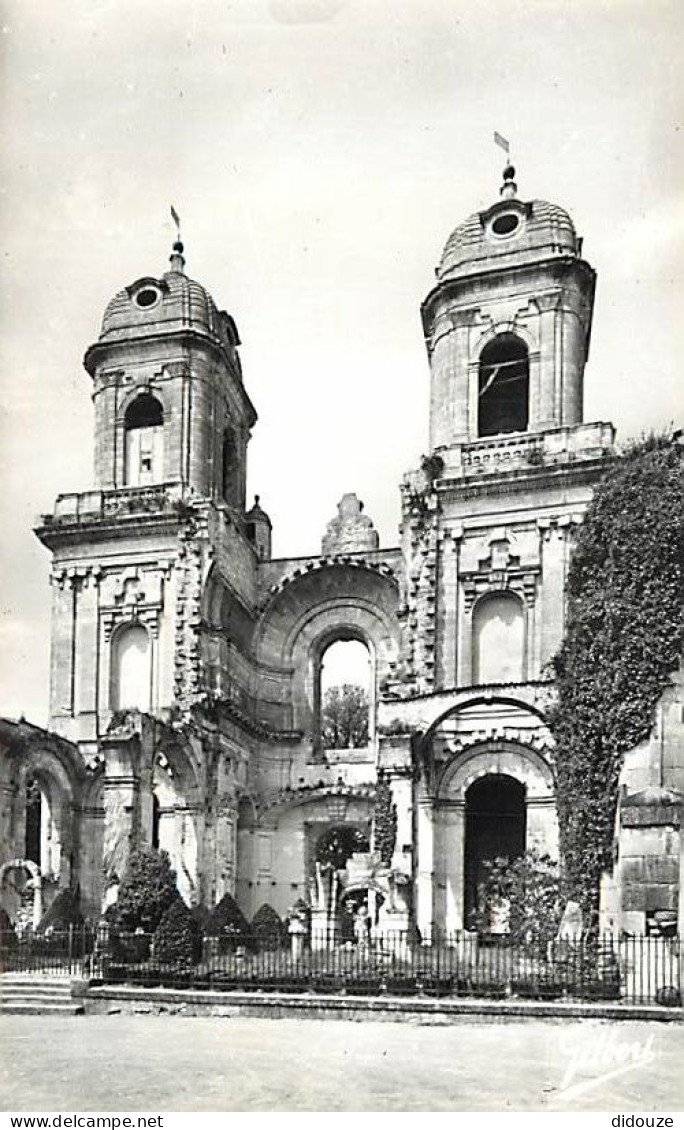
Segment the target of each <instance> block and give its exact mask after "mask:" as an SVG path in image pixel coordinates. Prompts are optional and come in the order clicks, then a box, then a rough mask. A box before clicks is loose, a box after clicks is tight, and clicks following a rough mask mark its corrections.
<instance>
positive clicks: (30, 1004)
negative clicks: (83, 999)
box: [0, 1000, 83, 1016]
mask: <svg viewBox="0 0 684 1130" xmlns="http://www.w3.org/2000/svg"><path fill="white" fill-rule="evenodd" d="M82 1012H83V1005H80V1004H74V1003H73V1002H71V1003H69V1004H61V1003H58V1004H55V1003H53V1002H52V1001H23V1000H12V1001H2V1002H1V1003H0V1013H2V1014H3V1016H4V1015H8V1014H9V1015H11V1014H15V1015H19V1014H22V1015H24V1016H42V1015H46V1014H48V1013H49V1014H50V1015H54V1016H58V1015H59V1016H78V1015H80V1014H81V1013H82Z"/></svg>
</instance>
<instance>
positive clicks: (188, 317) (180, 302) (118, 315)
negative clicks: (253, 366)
mask: <svg viewBox="0 0 684 1130" xmlns="http://www.w3.org/2000/svg"><path fill="white" fill-rule="evenodd" d="M176 329H192V330H194V331H195V332H197V333H200V334H202V335H203V336H206V337H209V338H213V339H214V340H216V341H217V342H219V343H221V344H223V345H227V346H229V347H231V348H234V347H235V346H236V345H239V344H240V340H239V337H238V333H237V329H236V327H235V323H234V322H233V319H232V318H231V317H230V316H229V315H228V314H225V313H223V312H219V311H218V310H217V308H216V304H215V302H214V300H213V298H212V297H211V295H210V294H209V291H208V290H206V288H205V287H203V286H202V285H201V283H198V282H195V281H194V279H190V278H188V276H187V275H185V274H184V273H183V272H182V271H177V270H176V271H167V272H166V274H164V275H162V276H161V277H160V278H152V277H144V278H141V279H138V280H136V282H134V283H132V284H131V285H130V286H127V287H125V288H124V289H123V290H120V291H119V292H118V294H116V295H115V296H114V298H112V300H111V302H109V303H108V305H107V308H106V309H105V312H104V316H103V318H102V328H101V330H100V336H99V342H100V343H103V344H106V343H108V342H113V341H121V340H129V339H130V338H134V337H137V336H138V335H140V336H143V335H144V336H148V335H150V334H151V333H167V332H168V331H170V330H171V331H172V330H176Z"/></svg>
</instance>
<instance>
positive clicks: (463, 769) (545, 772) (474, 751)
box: [437, 741, 555, 801]
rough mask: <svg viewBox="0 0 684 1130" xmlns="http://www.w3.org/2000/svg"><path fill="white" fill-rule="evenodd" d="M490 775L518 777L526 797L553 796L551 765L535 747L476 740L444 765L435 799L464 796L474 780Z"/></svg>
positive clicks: (553, 785)
mask: <svg viewBox="0 0 684 1130" xmlns="http://www.w3.org/2000/svg"><path fill="white" fill-rule="evenodd" d="M490 775H503V776H508V777H513V779H514V780H517V781H520V783H521V784H523V785H524V786H525V789H526V791H527V795H528V797H535V798H538V799H546V798H552V797H554V796H555V782H554V779H553V772H552V770H551V766H550V765H549V764H548V762H547V761H546V760H545V759H544V758H543V757H542V755H541V754H540V753H539V752H538V751H537V750H536V749H534V748H533V747H532V746H529V745H523V744H521V743H518V742H510V741H485V742H478V743H475V744H474V745H472V746H471V747H470V748H469V749H466V750H464V751H463V752H462V753H460V754H458V755H457V756H456V757H454V758H453V759H452V761H451V762H449V763H448V764H447V765H446V766H445V768H444V770H443V772H442V774H441V776H440V779H439V782H438V785H437V797H438V800H456V801H458V800H464V799H465V794H466V792H467V790H468V789H469V788H470V786H471V785H472V784H473V783H474V782H475V781H477V780H479V779H480V778H481V777H485V776H490Z"/></svg>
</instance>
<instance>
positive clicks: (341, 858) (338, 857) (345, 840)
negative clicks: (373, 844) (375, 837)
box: [316, 825, 369, 871]
mask: <svg viewBox="0 0 684 1130" xmlns="http://www.w3.org/2000/svg"><path fill="white" fill-rule="evenodd" d="M368 846H369V845H368V836H367V835H366V833H365V832H362V831H361V829H359V828H354V827H353V826H352V825H342V826H341V827H339V828H331V829H330V830H329V831H327V832H324V833H323V835H322V836H319V838H318V841H317V843H316V862H317V863H320V864H322V865H323V866H325V865H328V866H330V867H332V868H334V870H335V871H341V870H343V868H345V867H346V866H347V860H348V859H349V858H350V857H351V856H352V855H353V854H354V852H365V851H368Z"/></svg>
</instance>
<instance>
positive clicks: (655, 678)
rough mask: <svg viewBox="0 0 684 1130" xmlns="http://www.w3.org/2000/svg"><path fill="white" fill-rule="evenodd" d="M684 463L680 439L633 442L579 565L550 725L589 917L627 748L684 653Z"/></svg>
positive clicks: (561, 799)
mask: <svg viewBox="0 0 684 1130" xmlns="http://www.w3.org/2000/svg"><path fill="white" fill-rule="evenodd" d="M682 469H683V460H682V448H681V447H680V446H679V445H678V443H677V441H676V439H675V438H668V437H663V436H656V437H653V436H652V437H650V438H649V439H647V440H643V441H641V442H639V443H635V444H633V445H631V446H630V447H629V448H628V449H627V450H626V451H625V452H624V453H623V454H622V455H621V456H619V457H618V458H616V459H615V460H614V461H613V463H612V464H611V466H610V468H609V470H608V471H607V473H606V474H605V476H604V478H603V479H602V481H601V483H600V484H599V486H598V488H597V490H596V492H595V494H594V497H593V500H592V502H591V503H590V505H589V508H588V510H587V514H586V517H585V521H584V524H583V526H582V527H581V530H580V532H579V535H578V540H577V545H576V548H575V551H574V553H573V556H572V559H571V563H570V568H569V574H568V583H567V596H568V620H567V627H566V634H565V639H564V641H563V644H562V646H561V648H560V651H559V652H558V653H557V655H556V656H555V657H554V659H553V661H552V667H553V671H554V674H555V677H556V686H557V691H558V698H557V703H556V705H555V707H554V708H553V709H552V711H551V716H550V725H551V729H552V732H553V734H554V737H555V741H556V752H555V760H556V766H555V768H556V779H557V791H558V816H559V824H560V839H561V853H562V857H563V870H564V886H565V894H566V896H567V897H570V898H574V899H577V901H578V902H579V903H580V905H581V906H582V907H583V909H584V911H585V913H586V914H587V915H588V916H589V917H590V918H591V917H594V918H595V916H596V912H597V911H598V904H599V883H600V877H601V872H602V871H603V870H605V869H606V868H610V866H611V861H612V843H613V832H614V825H615V815H616V807H617V797H618V779H619V776H620V771H621V769H622V765H623V761H624V755H625V753H626V751H627V750H629V749H631V748H633V747H634V746H635V745H637V744H638V743H639V742H642V741H644V740H645V739H646V738H648V736H649V733H650V731H651V728H652V725H653V718H654V711H655V707H656V704H657V702H658V699H659V698H660V696H661V695H662V693H663V691H664V690H665V688H666V687H667V685H668V683H669V676H670V675H671V673H672V672H673V671H674V670H675V669H676V668H677V666H678V664H679V662H680V660H681V657H682V651H683V650H684V614H683V596H684V589H683V577H684V526H683V524H682V485H683V475H682Z"/></svg>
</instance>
